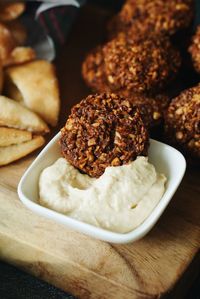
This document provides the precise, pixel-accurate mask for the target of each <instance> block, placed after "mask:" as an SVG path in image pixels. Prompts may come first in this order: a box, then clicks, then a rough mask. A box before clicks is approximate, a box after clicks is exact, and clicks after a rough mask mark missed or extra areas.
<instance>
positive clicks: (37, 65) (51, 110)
mask: <svg viewBox="0 0 200 299" xmlns="http://www.w3.org/2000/svg"><path fill="white" fill-rule="evenodd" d="M6 75H7V80H9V81H10V83H12V84H13V85H15V89H14V88H11V89H9V88H7V90H6V92H7V94H8V96H10V97H11V98H13V99H15V100H17V99H18V97H19V94H21V96H20V98H21V99H23V103H24V105H25V106H27V107H28V108H30V109H31V110H33V111H34V112H36V113H37V114H38V115H40V116H41V117H42V118H43V119H44V120H45V121H46V122H47V123H48V124H50V125H52V126H55V125H56V124H57V121H58V114H59V109H60V99H59V89H58V81H57V78H56V75H55V70H54V67H53V65H52V64H51V63H50V62H48V61H45V60H35V61H33V62H28V63H25V64H23V65H20V66H13V67H9V68H7V70H6ZM10 83H9V85H10ZM16 89H18V92H17V97H16ZM14 90H15V92H13V91H14Z"/></svg>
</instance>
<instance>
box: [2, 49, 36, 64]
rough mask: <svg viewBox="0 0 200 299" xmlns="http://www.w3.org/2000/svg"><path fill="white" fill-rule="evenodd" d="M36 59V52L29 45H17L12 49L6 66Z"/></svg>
mask: <svg viewBox="0 0 200 299" xmlns="http://www.w3.org/2000/svg"><path fill="white" fill-rule="evenodd" d="M35 59H36V53H35V51H34V50H33V49H32V48H29V47H16V48H14V49H13V50H12V52H11V53H10V55H9V57H8V58H7V60H6V61H5V62H4V66H11V65H18V64H22V63H25V62H29V61H32V60H35Z"/></svg>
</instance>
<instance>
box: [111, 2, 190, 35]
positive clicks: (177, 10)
mask: <svg viewBox="0 0 200 299" xmlns="http://www.w3.org/2000/svg"><path fill="white" fill-rule="evenodd" d="M193 16H194V1H193V0H170V1H166V0H154V1H152V0H128V1H126V2H125V4H124V5H123V7H122V9H121V11H120V12H119V14H118V15H117V16H114V17H113V19H111V21H110V23H109V24H108V31H109V35H110V36H112V37H113V36H115V35H116V34H117V33H118V32H120V31H127V30H128V29H129V28H131V26H133V27H136V28H137V30H138V33H139V34H140V33H143V34H148V33H150V32H152V31H153V32H155V33H158V34H167V35H172V34H174V33H176V32H177V31H179V30H181V29H184V28H187V27H188V26H189V25H190V24H191V22H192V20H193Z"/></svg>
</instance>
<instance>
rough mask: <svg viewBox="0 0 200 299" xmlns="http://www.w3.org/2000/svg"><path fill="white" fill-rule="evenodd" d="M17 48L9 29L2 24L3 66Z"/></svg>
mask: <svg viewBox="0 0 200 299" xmlns="http://www.w3.org/2000/svg"><path fill="white" fill-rule="evenodd" d="M14 48H15V40H14V38H13V36H12V34H11V32H10V31H9V29H8V28H7V27H6V26H5V25H3V24H1V23H0V60H1V62H2V65H4V63H5V62H6V61H7V60H8V58H9V56H10V53H11V52H12V50H13V49H14Z"/></svg>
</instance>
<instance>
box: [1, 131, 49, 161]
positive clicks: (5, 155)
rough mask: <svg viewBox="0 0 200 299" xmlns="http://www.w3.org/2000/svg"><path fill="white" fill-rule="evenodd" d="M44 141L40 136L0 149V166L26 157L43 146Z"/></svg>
mask: <svg viewBox="0 0 200 299" xmlns="http://www.w3.org/2000/svg"><path fill="white" fill-rule="evenodd" d="M44 142H45V140H44V138H43V137H42V136H37V137H34V138H33V139H31V140H29V141H26V142H23V143H20V144H15V145H11V146H5V147H0V166H2V165H7V164H9V163H11V162H13V161H16V160H18V159H20V158H22V157H25V156H26V155H28V154H30V153H31V152H33V151H34V150H36V149H37V148H39V147H41V146H42V145H43V144H44Z"/></svg>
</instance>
